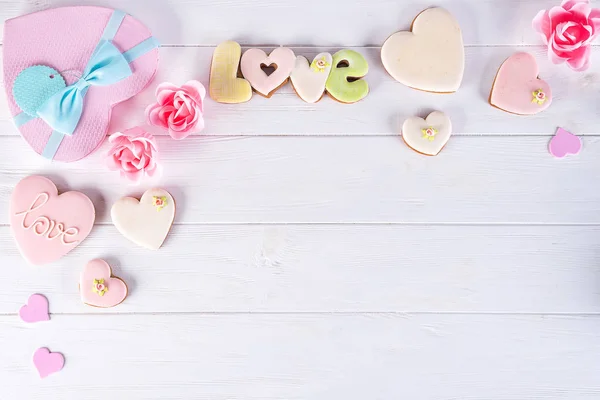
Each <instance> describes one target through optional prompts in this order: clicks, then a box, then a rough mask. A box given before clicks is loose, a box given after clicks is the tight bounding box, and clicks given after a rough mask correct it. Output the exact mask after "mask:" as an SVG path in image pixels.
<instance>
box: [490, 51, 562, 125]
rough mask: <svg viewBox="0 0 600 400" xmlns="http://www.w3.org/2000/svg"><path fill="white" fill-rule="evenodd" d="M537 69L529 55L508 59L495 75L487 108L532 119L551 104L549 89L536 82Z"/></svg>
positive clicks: (539, 81)
mask: <svg viewBox="0 0 600 400" xmlns="http://www.w3.org/2000/svg"><path fill="white" fill-rule="evenodd" d="M539 73H540V69H539V67H538V64H537V61H536V60H535V57H533V56H532V55H531V54H529V53H515V54H513V55H512V56H510V57H509V58H508V59H507V60H506V61H504V63H503V64H502V66H500V69H499V70H498V73H497V74H496V79H495V80H494V84H493V86H492V91H491V93H490V104H491V105H493V106H494V107H496V108H499V109H501V110H504V111H507V112H509V113H513V114H519V115H534V114H537V113H540V112H542V111H544V110H546V109H547V108H548V107H550V104H552V90H551V89H550V85H549V84H548V83H547V82H546V81H544V80H542V79H540V78H539Z"/></svg>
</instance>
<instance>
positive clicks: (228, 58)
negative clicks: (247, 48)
mask: <svg viewBox="0 0 600 400" xmlns="http://www.w3.org/2000/svg"><path fill="white" fill-rule="evenodd" d="M241 55H242V48H241V47H240V45H239V44H238V43H236V42H233V41H227V42H223V43H221V44H220V45H218V46H217V48H216V49H215V52H214V53H213V58H212V63H211V65H210V85H209V94H210V97H211V98H212V99H213V100H214V101H216V102H219V103H228V104H235V103H243V102H246V101H248V100H250V99H251V98H252V87H251V86H250V83H248V81H247V80H245V79H244V78H238V76H237V74H238V69H239V65H240V56H241Z"/></svg>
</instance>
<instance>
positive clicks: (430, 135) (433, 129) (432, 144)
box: [402, 111, 452, 156]
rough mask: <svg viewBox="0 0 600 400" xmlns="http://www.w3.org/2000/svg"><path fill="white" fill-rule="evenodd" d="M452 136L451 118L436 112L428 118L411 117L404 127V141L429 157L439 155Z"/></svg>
mask: <svg viewBox="0 0 600 400" xmlns="http://www.w3.org/2000/svg"><path fill="white" fill-rule="evenodd" d="M451 135H452V122H451V121H450V118H449V117H448V116H447V115H446V114H444V113H443V112H440V111H434V112H432V113H431V114H429V115H428V116H427V118H425V119H423V118H419V117H411V118H409V119H407V120H406V121H404V125H402V139H404V142H405V143H406V144H407V145H408V146H409V147H410V148H412V149H413V150H415V151H417V152H419V153H421V154H425V155H427V156H435V155H437V154H438V153H439V152H440V151H442V149H443V148H444V146H445V145H446V143H448V140H450V136H451Z"/></svg>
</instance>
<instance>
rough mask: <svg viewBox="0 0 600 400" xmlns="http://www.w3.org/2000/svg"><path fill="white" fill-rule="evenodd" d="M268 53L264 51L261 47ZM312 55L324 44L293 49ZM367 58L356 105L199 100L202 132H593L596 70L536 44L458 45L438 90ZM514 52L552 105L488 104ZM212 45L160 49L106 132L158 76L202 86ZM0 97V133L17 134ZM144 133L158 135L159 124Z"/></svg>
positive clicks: (292, 98)
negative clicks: (529, 57)
mask: <svg viewBox="0 0 600 400" xmlns="http://www.w3.org/2000/svg"><path fill="white" fill-rule="evenodd" d="M264 49H265V50H266V51H269V48H264ZM294 50H295V51H296V53H298V54H301V55H305V56H306V57H308V58H310V59H311V60H312V58H313V57H314V56H315V55H317V54H318V53H319V52H321V51H330V52H334V51H337V50H339V47H337V48H336V47H331V48H312V47H310V48H294ZM355 50H356V51H359V52H360V53H361V54H363V55H364V56H365V57H366V59H367V61H368V63H369V67H370V70H369V73H368V74H367V76H366V78H365V79H366V80H367V82H368V83H369V86H370V93H369V95H368V96H367V97H366V98H365V99H363V100H361V101H359V102H358V103H356V104H342V103H339V102H337V101H335V100H333V99H331V98H329V97H328V96H325V97H324V98H323V99H322V100H321V101H320V102H318V103H316V104H308V103H305V102H304V101H302V100H301V99H300V97H298V95H296V93H295V92H294V90H293V88H292V87H291V85H290V84H287V85H285V86H284V87H283V88H281V89H280V90H278V91H277V92H276V93H275V94H274V95H273V97H271V98H270V99H266V98H263V97H261V96H259V95H254V97H253V98H252V100H250V101H249V102H248V103H243V104H229V105H227V104H218V103H216V102H214V101H213V100H212V99H210V98H207V99H206V101H205V115H206V127H205V129H204V130H203V132H202V134H203V135H221V136H222V135H260V136H264V135H272V136H281V135H341V136H346V135H392V136H394V135H397V134H398V133H399V132H400V130H401V126H402V123H403V122H404V120H405V119H406V118H408V117H410V116H413V115H419V116H423V117H425V116H427V114H429V113H430V112H431V111H433V110H436V109H437V110H440V111H444V112H445V113H446V114H448V115H449V116H450V118H451V119H452V125H453V130H454V133H455V134H457V135H542V136H550V135H553V134H554V132H555V131H556V128H557V126H562V127H564V128H565V129H568V130H571V131H572V132H574V133H576V134H578V135H598V134H600V129H599V127H598V124H597V120H596V119H595V118H594V117H593V115H594V114H595V113H596V112H597V109H596V102H597V94H598V93H599V92H600V80H599V75H598V73H597V71H596V70H595V69H591V70H590V71H588V72H585V73H577V72H573V71H571V70H569V69H568V68H567V67H566V66H564V65H561V66H556V65H552V64H550V63H549V62H548V61H547V55H546V53H545V49H544V48H543V47H542V48H539V47H533V48H523V47H475V48H467V49H466V67H465V68H466V70H465V78H464V80H463V83H462V86H461V89H460V90H459V91H458V92H457V93H455V94H448V95H440V94H433V93H427V92H421V91H418V90H414V89H410V88H408V87H406V86H404V85H402V84H400V83H399V82H396V81H395V80H394V79H393V78H392V77H391V76H390V75H388V73H387V72H386V71H385V69H384V68H383V65H382V64H381V58H380V49H379V48H355ZM517 51H529V52H531V53H532V54H534V55H535V56H536V58H537V59H538V62H539V64H540V69H541V72H540V76H541V77H542V78H543V79H545V80H546V81H548V82H549V83H550V85H551V86H552V91H553V94H554V102H553V104H552V106H551V107H550V108H549V109H548V110H546V111H544V112H543V113H540V114H538V115H535V116H519V115H513V114H509V113H507V112H504V111H501V110H499V109H497V108H494V107H492V106H491V105H490V104H489V103H488V98H489V95H490V90H491V88H492V83H493V81H494V77H495V76H496V73H497V71H498V68H500V65H501V64H502V62H504V60H505V59H506V58H508V57H509V56H510V55H512V54H513V53H514V52H517ZM212 54H213V48H212V47H201V48H197V47H175V48H162V49H161V50H160V58H161V67H160V69H159V72H158V75H157V77H156V79H155V80H154V81H153V82H152V84H150V86H149V87H148V88H146V89H145V90H144V91H143V92H142V93H141V94H140V95H138V96H136V97H134V98H132V99H131V100H129V101H127V102H125V103H122V104H121V105H118V106H117V107H115V109H114V112H113V118H112V120H111V127H110V132H115V131H122V130H124V129H127V128H130V127H132V126H135V125H143V124H145V116H144V110H145V109H146V107H147V106H148V105H149V104H152V103H153V102H155V101H156V97H155V93H154V92H155V89H156V87H157V86H158V85H159V84H160V83H161V82H165V81H169V82H173V83H177V84H183V83H185V82H186V81H187V80H189V79H197V80H200V81H201V82H202V83H203V84H204V85H205V86H206V87H207V88H208V80H209V79H208V78H209V70H210V63H211V59H212ZM592 62H593V63H594V64H595V65H600V48H598V49H594V51H593V54H592ZM6 101H7V100H6V97H5V95H4V93H2V95H0V135H18V131H17V129H16V127H15V126H14V123H13V122H12V117H11V115H10V113H9V111H8V107H7V105H6ZM150 130H151V132H153V133H154V134H158V135H165V134H166V132H165V131H163V130H161V129H156V128H150Z"/></svg>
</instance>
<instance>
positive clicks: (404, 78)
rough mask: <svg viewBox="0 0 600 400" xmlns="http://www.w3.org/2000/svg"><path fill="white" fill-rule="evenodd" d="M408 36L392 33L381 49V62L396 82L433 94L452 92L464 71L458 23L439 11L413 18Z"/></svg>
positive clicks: (427, 12)
mask: <svg viewBox="0 0 600 400" xmlns="http://www.w3.org/2000/svg"><path fill="white" fill-rule="evenodd" d="M411 30H412V32H396V33H394V34H393V35H392V36H390V37H389V38H388V39H387V40H386V41H385V43H384V44H383V46H382V47H381V61H382V62H383V65H384V67H385V69H386V70H387V72H388V73H389V74H390V75H391V76H392V77H393V78H394V79H396V80H397V81H398V82H400V83H402V84H404V85H406V86H409V87H412V88H414V89H419V90H424V91H427V92H434V93H452V92H456V91H457V90H458V88H459V87H460V84H461V82H462V78H463V73H464V70H465V49H464V45H463V38H462V32H461V30H460V26H459V24H458V21H457V20H456V19H455V18H454V17H453V16H452V14H450V13H449V12H448V11H446V10H444V9H443V8H438V7H436V8H430V9H427V10H425V11H423V12H422V13H421V14H419V15H418V16H417V18H415V20H414V21H413V24H412V28H411Z"/></svg>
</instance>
